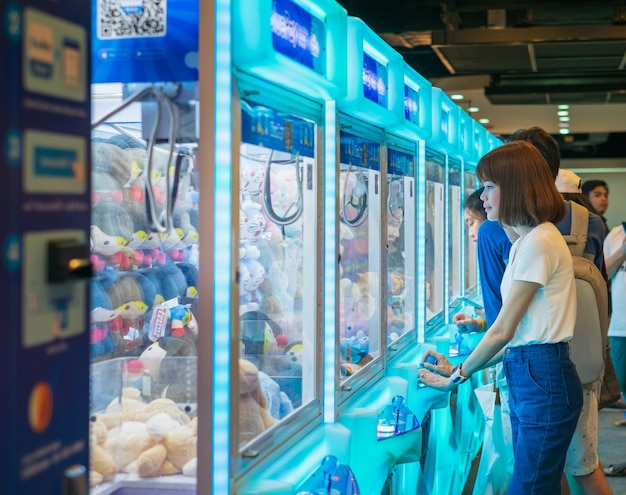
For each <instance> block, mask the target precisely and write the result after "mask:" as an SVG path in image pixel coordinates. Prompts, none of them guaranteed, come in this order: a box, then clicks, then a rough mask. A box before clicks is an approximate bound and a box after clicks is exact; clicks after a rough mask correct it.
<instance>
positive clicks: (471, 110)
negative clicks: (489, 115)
mask: <svg viewBox="0 0 626 495" xmlns="http://www.w3.org/2000/svg"><path fill="white" fill-rule="evenodd" d="M479 110H480V108H478V107H469V108H468V109H467V111H468V112H469V113H476V112H478V111H479Z"/></svg>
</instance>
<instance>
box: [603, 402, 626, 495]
mask: <svg viewBox="0 0 626 495" xmlns="http://www.w3.org/2000/svg"><path fill="white" fill-rule="evenodd" d="M623 417H624V413H623V411H618V410H616V409H603V410H601V411H600V415H599V418H598V425H599V440H598V452H599V454H600V461H602V464H603V465H604V467H608V466H609V465H611V464H617V463H621V462H626V427H616V426H613V422H614V421H617V420H619V419H621V418H623ZM607 479H608V481H609V485H610V486H611V488H612V489H613V494H614V495H626V477H613V476H609V477H608V478H607Z"/></svg>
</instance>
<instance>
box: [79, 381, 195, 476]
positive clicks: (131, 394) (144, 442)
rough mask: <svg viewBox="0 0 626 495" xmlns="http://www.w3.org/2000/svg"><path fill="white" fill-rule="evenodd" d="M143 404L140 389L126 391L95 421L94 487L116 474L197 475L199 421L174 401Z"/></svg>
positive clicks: (93, 452)
mask: <svg viewBox="0 0 626 495" xmlns="http://www.w3.org/2000/svg"><path fill="white" fill-rule="evenodd" d="M140 399H141V398H140V392H139V391H138V390H137V389H133V388H126V389H124V390H123V393H122V396H121V397H120V398H117V399H115V400H114V401H113V402H111V404H110V405H109V406H108V407H107V409H106V411H104V412H103V413H100V414H97V415H95V416H94V418H93V424H94V426H93V427H92V445H93V446H95V447H96V448H93V449H92V462H91V472H90V480H91V485H92V486H94V485H96V484H98V483H100V482H102V481H104V480H106V479H111V478H112V476H113V475H114V474H115V473H116V472H122V473H131V474H136V475H137V476H140V477H154V476H163V475H171V474H180V473H182V474H189V475H193V474H194V473H195V466H196V459H197V434H198V430H197V418H193V419H190V418H189V416H188V415H187V414H185V413H184V412H183V411H181V410H180V409H179V408H178V406H177V405H176V403H175V402H173V401H171V400H170V399H164V398H159V399H155V400H153V401H151V402H148V403H145V402H142V401H141V400H140ZM111 461H113V464H111Z"/></svg>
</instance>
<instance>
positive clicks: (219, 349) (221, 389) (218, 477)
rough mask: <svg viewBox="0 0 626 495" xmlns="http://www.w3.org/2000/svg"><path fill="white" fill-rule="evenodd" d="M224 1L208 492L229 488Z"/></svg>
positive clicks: (226, 6)
mask: <svg viewBox="0 0 626 495" xmlns="http://www.w3.org/2000/svg"><path fill="white" fill-rule="evenodd" d="M230 25H231V16H230V0H216V2H215V105H214V108H215V139H214V142H215V167H214V168H215V200H214V203H213V208H214V222H215V240H214V242H215V245H214V248H213V252H214V253H215V260H214V266H213V273H214V277H215V280H214V286H213V294H214V301H215V304H214V317H213V338H214V344H213V364H214V373H213V411H212V416H213V461H212V462H213V481H212V486H213V489H212V493H216V494H217V493H230V488H229V479H230V475H229V473H230V334H231V330H230V326H231V325H230V310H231V301H230V292H231V291H230V269H231V263H232V260H231V255H230V252H231V241H232V240H231V230H232V225H231V224H232V218H231V217H232V213H231V206H230V205H232V166H231V164H232V160H233V157H232V151H231V149H232V133H231V129H232V112H231V99H232V94H231V84H232V75H231V35H230Z"/></svg>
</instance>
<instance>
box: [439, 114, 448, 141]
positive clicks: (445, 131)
mask: <svg viewBox="0 0 626 495" xmlns="http://www.w3.org/2000/svg"><path fill="white" fill-rule="evenodd" d="M449 131H450V112H449V111H448V110H447V109H445V108H442V109H441V133H442V134H443V137H445V139H446V141H447V140H448V132H449Z"/></svg>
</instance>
